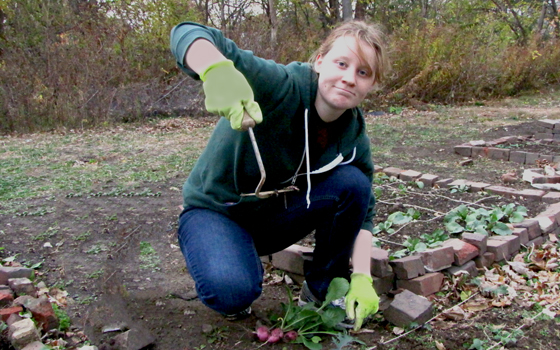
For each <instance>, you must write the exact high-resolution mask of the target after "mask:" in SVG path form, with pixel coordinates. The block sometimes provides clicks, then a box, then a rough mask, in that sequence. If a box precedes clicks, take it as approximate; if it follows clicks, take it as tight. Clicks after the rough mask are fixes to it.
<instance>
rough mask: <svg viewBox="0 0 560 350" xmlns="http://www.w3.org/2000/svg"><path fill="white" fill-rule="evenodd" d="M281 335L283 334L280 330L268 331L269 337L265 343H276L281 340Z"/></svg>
mask: <svg viewBox="0 0 560 350" xmlns="http://www.w3.org/2000/svg"><path fill="white" fill-rule="evenodd" d="M283 335H284V332H282V330H281V329H280V328H274V329H273V330H271V331H270V337H268V340H267V342H269V343H277V342H278V341H279V340H280V339H282V336H283Z"/></svg>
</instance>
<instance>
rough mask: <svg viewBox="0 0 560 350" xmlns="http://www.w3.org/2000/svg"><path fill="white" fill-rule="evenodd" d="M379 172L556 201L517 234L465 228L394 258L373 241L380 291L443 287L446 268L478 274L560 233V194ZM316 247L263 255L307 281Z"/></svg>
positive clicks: (374, 272) (393, 170) (392, 169)
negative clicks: (308, 265) (306, 269)
mask: <svg viewBox="0 0 560 350" xmlns="http://www.w3.org/2000/svg"><path fill="white" fill-rule="evenodd" d="M375 172H384V173H386V174H388V175H389V174H391V176H395V177H398V178H399V179H401V180H403V181H404V179H406V180H407V181H422V182H424V184H425V185H426V186H431V187H440V188H449V187H451V186H455V185H460V184H466V185H469V186H470V189H469V190H470V191H480V190H485V191H488V192H492V193H496V194H499V195H503V196H506V197H508V196H520V197H523V198H525V199H527V200H541V201H543V202H545V203H550V205H549V206H548V207H547V208H546V210H545V211H543V212H541V213H539V214H538V215H536V216H535V217H534V218H529V219H526V220H524V221H522V222H520V223H516V224H513V228H514V229H513V234H512V235H509V236H485V235H481V234H475V233H463V235H462V237H461V238H460V239H458V238H453V239H450V240H447V241H445V242H443V244H442V246H440V247H437V248H433V249H428V250H426V251H424V252H419V253H414V254H413V255H410V256H407V257H404V258H401V259H396V260H392V261H390V260H389V252H388V251H385V250H383V249H379V248H376V247H372V249H371V252H372V253H371V274H372V277H373V285H374V288H375V290H376V291H377V293H378V294H380V295H381V294H387V293H389V292H390V291H393V290H395V289H398V288H403V289H407V290H410V291H412V292H413V293H415V294H417V295H421V296H428V295H431V294H434V293H436V292H438V291H439V290H440V288H441V287H442V284H443V278H444V276H445V275H444V274H448V275H459V274H465V273H466V274H469V275H471V276H473V277H476V276H477V275H478V269H482V268H485V267H490V266H491V265H492V264H493V263H494V262H503V261H506V260H509V259H511V258H512V257H513V256H515V254H517V253H518V252H519V250H520V248H521V246H527V247H528V246H541V245H542V244H544V243H545V242H546V240H547V235H551V234H554V235H557V236H558V235H560V194H558V193H556V194H557V195H555V196H550V194H553V193H552V192H551V193H547V192H546V191H541V190H521V191H517V190H513V189H510V188H508V187H503V186H493V185H490V184H486V183H478V182H472V181H467V180H453V179H441V180H440V179H439V177H438V176H436V175H432V174H421V173H418V172H415V171H411V170H407V171H405V170H402V169H399V168H395V167H387V168H382V167H379V166H376V167H375ZM312 256H313V249H312V248H309V247H303V246H300V245H297V244H294V245H292V246H290V247H288V248H286V249H284V250H282V251H280V252H277V253H275V254H272V255H270V256H267V257H262V261H263V262H268V263H271V264H272V265H273V266H274V267H276V268H278V269H281V270H284V271H286V272H288V273H290V274H291V276H292V277H294V278H295V279H296V281H297V282H300V283H301V282H302V281H303V274H304V272H303V271H304V265H305V261H306V260H311V259H312Z"/></svg>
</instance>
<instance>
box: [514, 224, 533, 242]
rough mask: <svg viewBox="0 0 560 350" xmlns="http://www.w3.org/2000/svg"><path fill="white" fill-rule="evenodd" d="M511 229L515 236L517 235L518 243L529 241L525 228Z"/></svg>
mask: <svg viewBox="0 0 560 350" xmlns="http://www.w3.org/2000/svg"><path fill="white" fill-rule="evenodd" d="M512 231H513V234H514V235H515V236H517V237H519V243H521V244H523V245H525V243H527V242H529V234H528V233H527V229H526V228H523V227H514V228H513V230H512Z"/></svg>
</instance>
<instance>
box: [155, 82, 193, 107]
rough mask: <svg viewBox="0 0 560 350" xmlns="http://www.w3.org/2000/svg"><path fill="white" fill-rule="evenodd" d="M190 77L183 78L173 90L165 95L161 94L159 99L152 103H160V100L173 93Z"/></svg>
mask: <svg viewBox="0 0 560 350" xmlns="http://www.w3.org/2000/svg"><path fill="white" fill-rule="evenodd" d="M188 78H189V77H186V78H184V79H183V80H181V81H180V82H179V83H178V84H177V85H175V86H174V87H173V88H172V89H171V90H169V91H168V92H167V93H166V94H165V95H163V96H161V97H160V98H159V99H158V100H157V101H155V102H154V103H152V105H154V104H156V103H158V102H159V101H161V100H163V99H164V98H166V97H167V96H169V94H170V93H172V92H173V91H175V89H177V88H178V87H179V86H180V85H181V84H183V82H184V81H185V80H187V79H188Z"/></svg>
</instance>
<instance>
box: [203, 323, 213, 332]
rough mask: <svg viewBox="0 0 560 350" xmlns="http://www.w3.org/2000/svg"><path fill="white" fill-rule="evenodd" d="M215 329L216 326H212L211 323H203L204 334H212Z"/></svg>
mask: <svg viewBox="0 0 560 350" xmlns="http://www.w3.org/2000/svg"><path fill="white" fill-rule="evenodd" d="M213 330H214V327H212V325H211V324H208V323H205V324H203V325H202V333H204V334H210V333H212V331H213Z"/></svg>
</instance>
